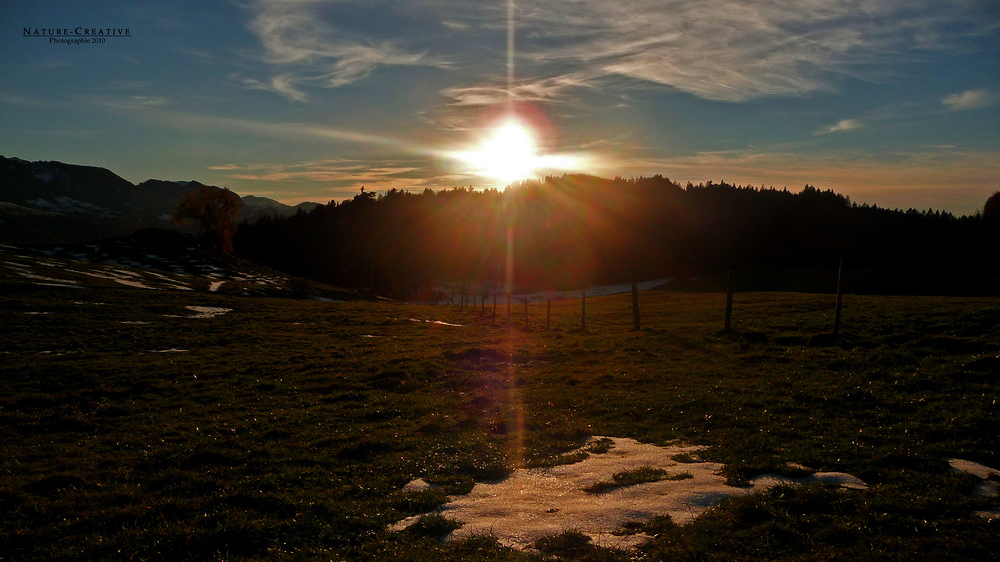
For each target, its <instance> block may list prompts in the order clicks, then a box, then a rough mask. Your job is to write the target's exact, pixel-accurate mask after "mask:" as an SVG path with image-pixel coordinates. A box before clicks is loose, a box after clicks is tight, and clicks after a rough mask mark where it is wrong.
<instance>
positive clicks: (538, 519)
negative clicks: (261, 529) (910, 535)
mask: <svg viewBox="0 0 1000 562" xmlns="http://www.w3.org/2000/svg"><path fill="white" fill-rule="evenodd" d="M591 439H592V441H593V440H597V439H602V438H600V437H593V438H591ZM611 439H612V440H613V441H614V447H613V448H611V449H610V450H609V451H608V452H606V453H603V454H593V453H591V454H590V456H589V457H587V458H586V459H585V460H583V461H581V462H578V463H575V464H569V465H562V466H555V467H552V468H531V469H520V470H516V471H515V472H514V473H513V474H512V475H511V476H510V477H509V478H507V479H505V480H502V481H499V482H480V483H477V484H476V485H475V487H473V489H472V492H470V493H469V494H468V495H465V496H458V497H451V498H450V499H449V502H448V503H447V504H445V505H443V506H442V507H440V508H439V509H438V510H437V513H439V514H440V515H441V516H443V517H446V518H448V519H452V520H455V521H458V522H460V523H462V526H461V527H459V528H458V529H456V530H455V531H453V532H452V533H451V534H450V535H449V536H448V537H447V540H462V539H466V538H469V537H473V536H476V535H490V536H494V537H496V538H497V540H498V541H499V542H500V543H501V544H504V545H506V546H510V547H513V548H520V549H525V548H529V547H531V545H532V544H534V542H535V541H537V540H538V539H540V538H542V537H545V536H547V535H554V534H558V533H561V532H563V531H567V530H577V531H579V532H581V533H584V534H586V535H587V536H589V537H591V539H592V540H593V541H594V543H595V544H597V545H599V546H604V547H610V548H634V547H636V546H638V545H640V544H642V543H644V542H646V541H648V540H649V539H650V538H651V537H649V536H648V535H644V534H635V535H626V536H614V535H612V534H611V533H612V531H615V530H617V529H620V528H622V526H623V525H624V524H625V523H628V522H633V521H642V522H645V521H649V520H651V519H652V518H653V517H655V516H659V515H668V516H669V517H670V518H671V519H672V520H673V521H674V522H675V523H677V524H679V525H683V524H686V523H690V522H692V521H693V520H694V519H695V518H696V517H698V516H699V515H700V514H702V513H704V512H705V511H706V510H708V509H709V508H711V507H712V506H715V505H717V504H718V503H719V502H721V501H722V500H724V499H726V498H728V497H730V496H737V495H744V494H750V493H754V492H759V491H763V490H765V489H767V488H770V487H772V486H778V485H789V484H798V483H808V482H830V483H834V484H840V485H843V486H845V487H848V488H865V487H866V485H865V483H864V482H862V481H861V480H859V479H857V478H855V477H853V476H851V475H848V474H843V473H816V474H814V475H812V476H811V477H807V478H804V479H792V478H783V477H779V476H775V475H764V476H761V477H758V478H755V479H754V480H753V481H752V482H751V484H752V485H751V486H749V487H746V488H735V487H732V486H727V485H726V483H725V481H726V479H725V477H723V476H722V475H721V471H722V468H723V465H721V464H718V463H711V462H693V463H679V462H677V461H675V460H673V458H672V457H675V456H677V455H692V454H696V453H698V452H699V451H702V450H703V448H701V447H694V446H686V445H674V446H669V447H657V446H655V445H648V444H643V443H639V442H638V441H635V440H633V439H625V438H619V437H614V438H611ZM581 450H586V447H585V448H583V449H581ZM642 467H653V468H660V469H663V470H666V472H667V474H668V478H667V479H666V480H660V481H658V482H647V483H642V484H638V485H634V486H626V487H621V488H614V489H612V490H611V491H607V492H603V493H590V492H587V491H585V489H587V488H588V487H591V486H594V485H595V484H598V483H603V482H610V481H612V480H613V476H614V474H616V473H619V472H624V471H631V470H636V469H638V468H642ZM671 477H673V479H671ZM421 482H422V481H419V480H414V481H413V482H410V483H409V484H407V486H408V487H409V489H412V490H420V489H423V486H424V484H426V483H421ZM404 489H406V488H404ZM420 517H422V515H418V516H414V517H408V518H406V519H403V520H402V521H399V522H397V523H395V524H394V525H391V526H390V527H389V529H390V530H394V531H401V530H403V529H406V528H407V527H409V526H410V525H412V524H414V523H416V522H417V521H418V520H419V519H420Z"/></svg>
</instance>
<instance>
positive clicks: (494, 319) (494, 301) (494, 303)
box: [493, 293, 497, 324]
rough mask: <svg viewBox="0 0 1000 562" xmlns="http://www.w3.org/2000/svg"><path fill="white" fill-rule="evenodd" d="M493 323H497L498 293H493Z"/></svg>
mask: <svg viewBox="0 0 1000 562" xmlns="http://www.w3.org/2000/svg"><path fill="white" fill-rule="evenodd" d="M493 323H494V324H496V323H497V294H496V293H493Z"/></svg>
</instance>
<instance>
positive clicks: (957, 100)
mask: <svg viewBox="0 0 1000 562" xmlns="http://www.w3.org/2000/svg"><path fill="white" fill-rule="evenodd" d="M997 98H998V96H997V95H996V94H994V93H992V92H990V91H989V90H985V89H983V90H966V91H964V92H961V93H958V94H951V95H950V96H945V98H944V99H942V100H941V103H942V104H944V105H945V106H946V107H947V108H948V109H951V110H953V111H960V110H963V109H976V108H978V107H985V106H987V105H993V103H995V102H996V101H997Z"/></svg>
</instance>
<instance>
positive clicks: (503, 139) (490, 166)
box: [463, 123, 538, 182]
mask: <svg viewBox="0 0 1000 562" xmlns="http://www.w3.org/2000/svg"><path fill="white" fill-rule="evenodd" d="M464 156H465V157H464V158H463V159H464V160H466V161H467V162H468V163H469V164H471V165H472V166H473V167H474V168H475V171H476V172H477V173H479V174H482V175H484V176H489V177H491V178H494V179H498V180H501V181H508V182H510V181H515V180H520V179H525V178H528V177H531V176H532V175H533V173H534V169H535V168H536V164H537V160H538V156H537V154H536V153H535V141H534V139H533V138H532V137H531V134H530V133H529V132H528V130H527V129H525V128H524V127H522V126H520V125H517V124H514V123H508V124H506V125H502V126H500V127H498V128H497V129H495V130H494V131H493V134H492V135H491V136H490V137H489V138H487V139H486V141H485V142H484V143H483V144H482V145H481V146H480V147H479V149H478V150H475V151H473V152H469V153H466V154H465V155H464Z"/></svg>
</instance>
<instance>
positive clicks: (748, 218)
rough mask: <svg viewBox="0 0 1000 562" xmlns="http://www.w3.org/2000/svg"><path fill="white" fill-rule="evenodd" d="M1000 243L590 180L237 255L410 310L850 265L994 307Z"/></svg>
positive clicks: (727, 188)
mask: <svg viewBox="0 0 1000 562" xmlns="http://www.w3.org/2000/svg"><path fill="white" fill-rule="evenodd" d="M998 243H1000V221H988V220H986V219H984V218H983V217H982V216H980V215H975V216H966V217H955V216H953V215H951V214H949V213H942V212H939V211H933V210H930V209H929V210H925V211H917V210H915V209H910V210H907V211H902V210H890V209H883V208H879V207H876V206H868V205H858V204H857V203H852V202H851V201H850V199H848V198H847V197H845V196H843V195H839V194H837V193H834V192H833V191H822V190H819V189H816V188H815V187H814V186H809V185H807V186H805V187H804V188H803V189H802V191H800V192H798V193H795V192H791V191H788V190H786V189H782V190H778V189H773V188H771V189H765V188H758V187H754V186H738V185H732V184H727V183H724V182H723V183H712V182H708V183H707V184H700V185H691V184H688V185H687V186H685V187H682V186H680V185H679V184H677V183H676V182H672V181H670V180H669V179H668V178H665V177H662V176H654V177H650V178H637V179H630V180H626V179H622V178H615V179H604V178H598V177H593V176H585V175H566V176H562V177H550V178H546V179H544V180H539V181H527V182H522V183H519V184H515V185H512V186H510V187H508V188H507V189H506V190H505V191H503V192H500V191H496V190H487V191H482V192H477V191H473V190H471V189H463V188H458V189H454V190H446V191H440V192H436V193H435V192H433V191H430V190H425V191H424V192H422V193H409V192H402V191H397V190H390V191H389V192H387V193H385V194H384V195H380V194H372V193H362V194H359V195H357V196H355V197H354V199H352V200H348V201H343V202H341V203H339V204H332V203H331V204H330V205H325V206H321V207H317V208H316V209H314V210H313V211H312V212H310V213H308V214H306V213H303V214H298V215H295V216H291V217H288V218H286V219H279V220H263V221H260V222H258V223H255V224H245V225H243V226H242V227H241V228H240V229H239V231H238V232H237V234H236V237H235V238H234V246H235V248H236V252H237V254H238V255H242V256H244V257H247V258H251V259H255V260H258V261H261V262H262V263H267V264H269V265H271V266H272V267H275V268H277V269H281V270H283V271H289V272H294V273H295V274H297V275H302V276H305V277H310V278H314V279H320V280H323V281H325V282H328V283H334V284H338V285H343V286H350V287H355V288H371V289H373V290H374V291H376V292H377V293H379V294H385V295H403V296H409V297H413V296H419V295H420V294H422V293H425V292H433V291H434V290H436V289H437V288H439V287H441V286H442V285H451V286H458V287H465V288H468V289H470V290H474V291H491V292H495V291H498V290H508V289H510V290H513V291H514V292H534V291H546V290H549V291H551V290H562V289H569V288H577V289H578V288H580V287H585V286H588V285H592V284H615V283H622V282H628V281H633V280H649V279H660V278H666V277H673V278H676V279H679V280H681V279H690V278H692V277H695V278H697V277H709V276H718V275H724V274H725V272H726V271H729V270H733V271H737V272H739V275H738V276H737V277H738V279H740V280H741V282H746V281H748V280H752V284H744V285H742V286H740V285H738V287H737V290H750V289H752V290H775V289H781V290H799V291H802V290H805V291H826V292H830V291H833V290H834V286H835V285H834V283H835V281H834V282H831V281H829V279H828V278H829V273H830V272H833V273H834V274H835V272H836V270H837V268H838V264H839V263H840V260H841V259H843V260H844V263H845V268H847V271H848V272H849V275H848V278H849V281H850V282H849V284H848V289H847V290H848V291H851V292H870V293H918V294H935V293H937V294H996V293H997V291H998V287H1000V286H998V283H997V276H998V275H1000V268H998V263H997V262H996V260H991V259H987V256H991V255H995V252H996V247H997V244H998ZM292 248H294V249H295V251H289V249H292ZM790 272H791V273H790ZM818 272H819V273H823V272H826V273H823V274H818ZM824 279H826V280H824ZM695 285H697V284H695Z"/></svg>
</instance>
